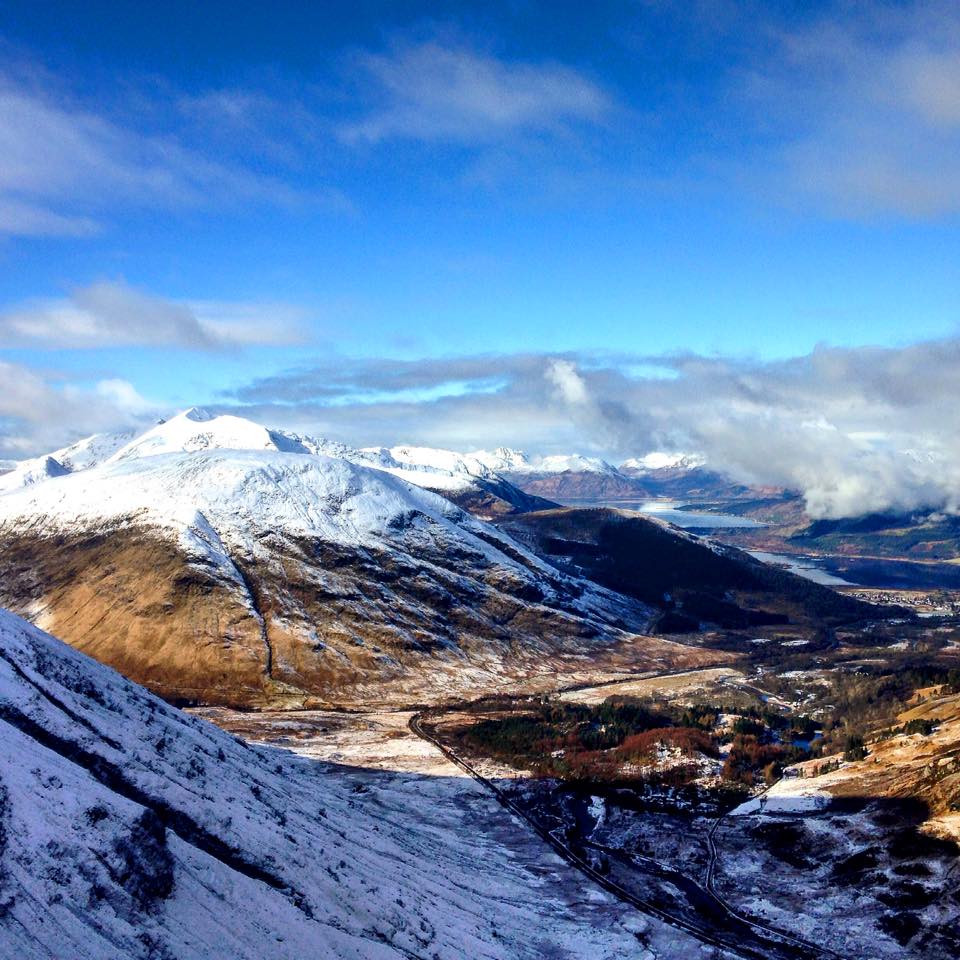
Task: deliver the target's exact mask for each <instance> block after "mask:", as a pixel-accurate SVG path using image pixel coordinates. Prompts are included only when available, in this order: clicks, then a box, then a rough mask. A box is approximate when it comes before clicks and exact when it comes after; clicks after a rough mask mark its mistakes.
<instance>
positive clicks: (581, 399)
mask: <svg viewBox="0 0 960 960" xmlns="http://www.w3.org/2000/svg"><path fill="white" fill-rule="evenodd" d="M545 376H546V378H547V380H549V381H550V383H552V384H553V385H554V386H555V387H556V388H557V394H558V395H559V396H560V398H561V399H562V400H563V401H564V403H568V404H570V405H571V406H583V405H585V404H586V403H587V402H588V400H589V396H588V394H587V385H586V383H585V382H584V379H583V377H581V376H580V374H579V373H577V367H576V364H574V363H573V362H572V361H570V360H554V361H552V362H551V363H550V364H549V365H548V366H547V370H546V374H545Z"/></svg>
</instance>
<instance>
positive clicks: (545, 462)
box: [465, 447, 617, 476]
mask: <svg viewBox="0 0 960 960" xmlns="http://www.w3.org/2000/svg"><path fill="white" fill-rule="evenodd" d="M465 456H466V457H468V458H470V459H472V460H474V461H477V462H478V463H481V464H483V465H484V466H486V467H487V468H489V469H491V470H494V471H496V472H497V473H502V474H511V473H512V474H516V475H518V476H520V475H523V474H533V475H536V474H552V473H599V474H609V475H613V474H616V473H617V468H616V467H615V466H613V465H612V464H609V463H607V461H606V460H601V459H600V458H599V457H585V456H583V455H582V454H579V453H570V454H557V455H552V456H547V457H529V456H527V454H525V453H524V452H523V451H522V450H511V449H510V448H509V447H498V448H497V449H496V450H477V451H475V452H473V453H470V454H466V455H465Z"/></svg>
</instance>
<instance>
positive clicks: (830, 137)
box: [748, 0, 960, 218]
mask: <svg viewBox="0 0 960 960" xmlns="http://www.w3.org/2000/svg"><path fill="white" fill-rule="evenodd" d="M775 37H776V41H775V43H774V45H773V55H772V56H770V57H769V58H768V59H767V60H766V62H764V63H761V64H758V65H756V66H755V69H754V71H753V73H752V74H751V79H750V82H749V83H748V92H749V96H750V97H751V98H752V100H753V103H754V105H755V106H756V107H757V108H759V110H760V112H761V116H762V122H763V126H764V130H765V138H767V137H770V135H771V134H773V136H774V137H775V138H777V139H778V140H779V142H780V153H779V158H778V159H779V168H780V169H779V175H780V177H781V182H780V183H778V184H776V187H777V189H781V190H782V189H783V187H784V185H785V184H784V182H782V181H784V180H785V181H786V186H787V187H788V188H789V193H790V194H791V195H796V193H797V191H799V193H800V195H801V196H802V197H804V198H806V199H808V200H811V199H812V200H813V201H815V203H816V204H817V205H818V206H820V207H823V208H825V209H826V210H827V211H828V212H830V213H833V214H840V215H843V216H858V217H860V216H868V217H869V216H877V215H890V214H893V215H898V216H907V217H917V218H925V217H938V216H943V215H950V214H956V213H960V7H958V6H957V5H956V4H955V3H946V2H943V0H919V2H916V3H907V4H895V5H894V4H877V5H872V4H850V5H843V6H841V8H840V10H839V11H838V10H836V9H831V11H830V12H829V13H828V14H825V15H824V16H823V17H821V18H820V19H819V20H814V21H812V22H811V21H809V20H808V21H806V22H805V23H804V24H803V25H801V26H795V27H791V28H790V29H787V30H781V31H779V33H777V32H775Z"/></svg>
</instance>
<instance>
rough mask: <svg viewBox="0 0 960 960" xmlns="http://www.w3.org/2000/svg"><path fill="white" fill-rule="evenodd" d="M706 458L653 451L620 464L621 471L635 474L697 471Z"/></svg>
mask: <svg viewBox="0 0 960 960" xmlns="http://www.w3.org/2000/svg"><path fill="white" fill-rule="evenodd" d="M706 462H707V461H706V458H704V457H701V456H700V455H699V454H695V453H664V452H663V451H659V450H657V451H653V452H652V453H648V454H645V455H644V456H642V457H631V458H630V459H629V460H624V461H623V463H621V464H620V469H621V470H624V471H633V472H634V473H650V472H651V471H654V470H695V469H697V468H698V467H702V466H703V465H704V464H705V463H706Z"/></svg>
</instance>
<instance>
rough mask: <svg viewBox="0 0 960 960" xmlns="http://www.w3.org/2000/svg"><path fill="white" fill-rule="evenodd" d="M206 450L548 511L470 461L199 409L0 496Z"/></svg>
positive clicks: (492, 505) (95, 448) (71, 455)
mask: <svg viewBox="0 0 960 960" xmlns="http://www.w3.org/2000/svg"><path fill="white" fill-rule="evenodd" d="M212 449H220V450H268V451H274V452H277V453H297V454H303V455H321V456H329V457H336V458H338V459H342V460H348V461H350V462H351V463H357V464H360V465H362V466H368V467H373V468H376V469H378V470H383V471H385V472H387V473H391V474H393V475H394V476H398V477H401V478H402V479H405V480H407V481H409V482H410V483H414V484H416V485H417V486H421V487H425V488H426V489H428V490H434V491H437V492H439V493H442V494H443V495H444V496H445V497H447V498H448V499H450V500H452V501H453V502H455V503H457V504H459V505H460V506H462V507H464V508H465V509H467V510H470V511H471V512H472V513H474V514H476V515H477V516H481V517H485V518H491V517H495V516H503V515H505V514H509V513H514V512H518V511H524V510H536V509H543V508H544V507H550V506H553V504H552V503H549V502H547V501H544V500H541V499H540V498H538V497H536V496H533V495H530V494H526V493H524V492H523V491H522V490H520V489H519V488H517V487H515V486H514V485H513V484H511V483H510V482H509V481H507V480H505V479H504V478H503V477H501V476H499V475H497V473H496V472H495V471H493V470H491V469H490V468H489V467H487V466H485V465H484V464H482V463H480V462H479V461H477V460H475V459H474V458H471V457H469V456H465V455H462V454H457V453H453V452H452V451H448V450H433V449H430V448H426V447H393V448H385V447H375V448H369V449H366V450H358V449H356V448H354V447H350V446H348V445H347V444H344V443H339V442H337V441H334V440H326V439H322V438H317V437H310V436H301V435H300V434H297V433H292V432H290V431H286V430H275V429H269V428H267V427H265V426H262V425H261V424H258V423H255V422H253V421H252V420H247V419H245V418H243V417H236V416H231V415H229V414H213V413H210V412H208V411H206V410H204V409H202V408H200V407H191V408H190V409H189V410H185V411H183V412H182V413H180V414H178V415H177V416H175V417H171V418H170V419H169V420H162V421H160V422H159V423H158V424H157V425H156V426H154V427H151V428H150V429H149V430H147V431H145V432H143V433H139V434H138V433H135V432H134V431H128V432H126V433H116V434H96V435H94V436H92V437H87V438H85V439H84V440H80V441H78V442H76V443H74V444H72V445H70V446H69V447H64V448H63V449H61V450H57V451H54V452H53V453H51V454H48V455H47V456H45V457H39V458H36V459H35V460H28V461H22V462H20V463H14V464H12V470H11V471H10V472H7V473H3V474H0V494H2V493H6V492H8V491H11V490H16V489H19V488H20V487H23V486H26V485H28V484H31V483H35V482H37V481H39V480H44V479H48V478H50V477H58V476H64V475H65V474H67V473H76V472H79V471H82V470H86V469H88V468H90V467H93V466H96V465H97V464H99V463H104V462H107V461H108V460H109V461H115V462H119V461H126V460H133V459H138V458H141V457H149V456H155V455H158V454H163V453H193V452H197V451H199V450H212Z"/></svg>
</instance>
